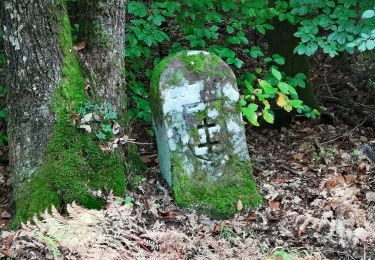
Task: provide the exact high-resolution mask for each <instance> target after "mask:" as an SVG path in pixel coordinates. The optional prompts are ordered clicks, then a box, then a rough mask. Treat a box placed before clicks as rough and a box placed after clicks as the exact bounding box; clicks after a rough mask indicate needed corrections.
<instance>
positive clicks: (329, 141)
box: [320, 116, 369, 145]
mask: <svg viewBox="0 0 375 260" xmlns="http://www.w3.org/2000/svg"><path fill="white" fill-rule="evenodd" d="M368 117H369V116H366V117H365V119H364V120H363V121H362V122H361V123H359V124H358V125H357V126H356V127H354V128H353V129H352V130H350V131H349V132H346V133H345V134H343V135H340V136H338V137H336V138H334V139H332V140H328V141H325V142H323V143H320V144H321V145H322V144H328V143H332V142H334V141H336V140H338V139H340V138H343V137H346V136H348V135H350V134H351V133H353V132H354V131H355V130H356V129H358V127H360V126H361V125H363V124H364V123H365V122H366V121H367V119H368Z"/></svg>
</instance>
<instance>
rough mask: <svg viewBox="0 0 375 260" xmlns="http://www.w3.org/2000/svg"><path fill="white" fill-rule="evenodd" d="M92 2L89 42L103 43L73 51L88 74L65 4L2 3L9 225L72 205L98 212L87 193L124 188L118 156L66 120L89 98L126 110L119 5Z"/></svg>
mask: <svg viewBox="0 0 375 260" xmlns="http://www.w3.org/2000/svg"><path fill="white" fill-rule="evenodd" d="M85 2H86V1H85ZM90 2H91V1H87V4H86V6H87V8H89V7H90V8H94V9H93V10H89V9H87V13H85V15H86V19H87V21H88V23H90V24H91V25H92V26H93V30H92V31H91V33H92V35H91V37H92V39H96V38H100V37H102V38H103V39H105V40H106V44H108V45H105V46H103V45H101V44H96V43H95V42H93V41H92V40H90V39H87V49H85V50H83V51H82V54H79V55H81V56H82V61H83V62H84V64H85V66H83V67H84V68H85V69H86V70H82V69H81V66H80V63H79V60H78V59H77V55H76V52H75V51H74V50H73V48H72V47H73V43H72V32H71V25H70V21H69V18H68V14H67V11H66V7H65V1H64V0H41V1H18V0H6V1H4V2H3V13H4V18H5V21H4V26H5V27H4V28H5V30H4V40H5V41H4V42H5V52H6V60H7V69H8V79H7V84H8V87H9V94H8V104H9V128H8V129H9V146H10V166H11V173H12V183H13V187H14V192H15V201H16V210H17V215H16V222H15V223H18V222H19V221H22V220H25V219H27V218H29V217H30V216H32V214H34V213H36V212H40V211H42V210H44V209H45V208H47V207H49V206H50V205H51V204H54V205H55V206H56V207H62V206H64V205H65V204H66V203H69V202H71V201H73V200H75V201H77V202H79V203H80V204H82V205H84V206H87V207H90V208H98V207H100V206H101V205H102V204H103V201H101V200H99V199H97V198H95V197H93V196H92V194H91V190H92V189H94V190H95V189H101V188H103V189H106V190H113V191H114V193H115V194H117V195H121V194H122V193H123V192H124V191H125V172H124V171H125V170H124V165H123V161H122V159H121V155H120V153H119V152H114V153H103V151H102V150H101V149H100V148H99V143H98V140H97V139H96V137H95V136H94V135H90V134H88V133H85V132H84V131H82V130H81V129H78V128H77V126H75V125H74V124H73V122H72V120H71V119H70V118H71V116H72V115H75V114H78V111H79V109H80V107H81V106H82V105H83V104H84V103H85V102H87V101H90V99H93V100H94V101H95V102H108V103H111V104H113V106H114V108H115V109H116V111H118V112H120V111H121V112H122V111H124V107H123V103H124V101H125V96H124V94H123V93H124V90H123V80H122V67H123V63H124V61H123V57H124V56H123V49H122V48H123V46H124V42H123V41H124V30H123V29H122V28H123V24H122V23H123V21H124V18H123V16H124V14H125V12H124V10H123V1H120V0H117V1H116V0H113V1H100V0H99V1H92V2H95V6H91V5H90V4H89V3H90ZM115 9H116V10H115ZM99 43H101V42H99ZM108 49H111V50H108ZM83 53H84V54H83ZM83 71H87V72H89V80H86V78H87V77H85V76H86V75H87V74H85V73H83ZM87 81H89V82H90V84H91V89H92V93H93V95H92V96H90V97H88V95H87V94H86V93H85V86H86V82H87Z"/></svg>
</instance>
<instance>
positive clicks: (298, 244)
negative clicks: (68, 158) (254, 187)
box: [0, 121, 375, 259]
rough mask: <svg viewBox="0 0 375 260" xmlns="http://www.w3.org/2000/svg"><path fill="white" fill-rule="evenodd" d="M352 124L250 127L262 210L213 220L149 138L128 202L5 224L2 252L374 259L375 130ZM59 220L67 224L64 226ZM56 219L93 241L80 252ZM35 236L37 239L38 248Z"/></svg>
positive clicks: (120, 256) (74, 256)
mask: <svg viewBox="0 0 375 260" xmlns="http://www.w3.org/2000/svg"><path fill="white" fill-rule="evenodd" d="M350 131H351V129H350V127H348V126H346V125H337V126H336V127H334V126H332V125H325V124H320V123H319V122H299V121H297V122H295V124H293V126H292V127H291V128H290V129H285V128H283V129H281V130H280V131H277V130H270V129H267V130H265V129H263V130H254V129H251V131H249V146H250V147H249V148H250V151H251V152H252V158H253V163H254V176H255V179H256V181H257V183H258V188H259V190H260V191H261V193H262V195H263V196H264V200H265V203H264V204H263V206H261V207H260V208H259V209H256V210H254V209H246V208H244V207H243V205H242V201H241V200H239V201H238V202H237V204H236V205H234V207H236V208H237V210H238V214H236V215H235V216H234V217H233V218H232V219H229V220H214V219H210V218H208V217H206V216H204V215H198V214H196V213H195V212H193V211H190V210H186V209H180V208H179V207H177V206H176V204H175V203H174V201H173V199H172V197H171V196H170V193H169V189H168V187H167V186H166V185H165V183H164V182H163V180H162V179H161V178H160V173H159V172H158V161H157V159H155V158H156V156H155V154H156V150H155V148H156V147H155V145H154V146H150V145H144V146H143V145H140V150H141V153H142V154H143V155H142V157H143V158H144V161H145V162H146V163H147V165H148V172H147V176H146V178H145V179H144V180H143V182H141V183H140V184H139V185H138V187H136V188H133V189H132V190H130V189H128V191H127V194H126V199H121V198H116V199H114V198H112V200H109V203H108V205H107V207H106V208H105V209H103V210H101V211H90V210H86V209H83V208H80V207H79V206H77V205H74V204H73V205H71V206H70V207H71V209H72V208H73V213H72V212H70V216H65V217H61V216H58V215H56V214H55V215H53V214H52V216H53V217H52V218H51V217H50V216H48V214H46V213H45V214H44V219H45V220H43V221H38V220H34V221H35V223H30V224H27V225H26V226H27V228H25V227H24V228H23V229H21V230H18V231H17V232H8V231H4V232H2V238H3V239H2V241H3V242H2V243H0V246H2V254H3V255H8V256H10V255H13V256H14V255H17V254H20V255H22V252H24V250H34V251H36V252H39V253H41V252H43V253H44V254H47V253H48V252H49V254H51V255H52V256H53V254H54V252H55V253H56V252H58V254H60V256H63V257H65V259H79V257H78V256H81V257H82V256H85V257H86V258H85V259H100V258H98V257H99V256H100V257H102V256H105V257H106V259H152V258H154V259H228V258H232V259H287V258H286V257H290V259H357V258H363V259H365V258H366V257H368V258H371V257H374V256H375V251H374V248H375V247H374V245H375V223H374V221H375V202H374V192H375V164H373V163H371V162H370V161H369V159H368V157H367V156H366V154H365V153H363V149H362V150H361V146H362V145H363V140H364V138H363V136H365V137H366V138H367V139H366V141H367V142H368V143H369V144H371V143H373V141H374V133H373V131H372V130H371V129H370V128H366V127H360V128H358V129H356V130H355V131H352V132H350ZM348 132H350V134H348V135H346V136H344V137H343V138H339V139H338V140H335V141H334V142H328V143H325V142H327V141H329V140H333V139H335V138H336V137H337V136H343V135H344V134H345V133H348ZM361 137H362V138H361ZM135 139H136V140H142V142H146V141H148V142H149V140H143V139H139V138H137V137H136V136H135ZM142 142H140V143H142ZM259 147H262V149H259ZM150 158H151V159H150ZM108 198H111V197H110V196H109V197H107V200H108ZM130 198H131V199H130ZM114 201H117V202H116V203H115V202H114ZM118 201H121V203H118ZM124 201H125V202H124ZM114 210H115V211H116V212H123V213H122V214H120V215H121V220H118V219H117V218H115V219H111V217H110V216H112V215H113V214H115V213H114ZM71 211H72V210H71ZM75 211H77V212H78V213H77V212H75ZM87 214H88V215H90V216H93V215H94V216H96V217H95V221H94V222H90V221H89V224H87V219H85V217H84V216H86V215H87ZM53 218H56V219H58V223H60V222H61V223H60V224H56V223H57V222H56V221H55V222H53V221H52V219H53ZM116 219H117V220H116ZM49 221H51V223H54V224H55V225H57V227H59V226H60V225H62V230H70V229H71V228H72V227H74V225H79V227H80V228H82V229H83V230H86V228H87V229H88V230H89V231H87V232H93V233H90V234H91V235H88V236H87V237H84V238H82V241H86V243H87V244H90V245H92V246H91V247H90V248H87V247H85V246H83V247H79V248H78V249H77V248H76V247H72V246H69V243H67V242H66V241H60V240H61V237H60V238H55V237H54V235H53V234H54V233H53V232H56V228H57V227H55V229H54V228H53V225H52V227H50V226H49ZM85 221H86V222H85ZM71 222H72V223H71ZM73 223H75V224H73ZM77 223H78V224H77ZM103 223H105V226H103V225H104V224H103ZM85 225H88V227H86V226H85ZM93 227H96V228H93ZM130 227H132V228H130ZM113 229H116V232H117V233H116V232H112V230H113ZM35 232H42V234H43V236H45V237H49V238H51V237H52V238H54V240H53V241H55V243H56V248H57V251H56V250H55V251H54V250H52V249H53V248H55V247H51V245H48V242H46V241H47V240H46V239H44V240H43V239H41V238H40V237H37V236H35V235H32V234H35ZM85 232H86V231H85ZM103 232H104V233H103ZM83 233H84V232H83ZM73 234H76V233H74V232H73ZM109 234H122V235H121V236H122V238H121V239H120V241H122V243H120V244H121V245H120V244H118V243H117V244H115V245H111V243H115V242H112V241H115V240H113V239H114V238H113V237H111V235H109ZM103 237H106V238H105V239H104V238H103ZM85 239H86V240H85ZM117 239H119V238H117ZM34 240H35V241H34ZM33 241H34V245H38V246H34V247H33V246H30V245H31V244H32V243H33ZM66 243H67V244H66ZM100 243H101V244H100ZM99 244H100V245H101V246H99ZM93 245H95V246H93ZM56 248H55V249H56ZM90 250H91V251H90ZM93 250H94V251H93ZM46 252H47V253H46ZM93 252H94V253H93ZM29 253H30V252H29ZM34 254H35V255H38V254H37V253H35V252H34ZM68 255H69V257H70V258H68V257H67V256H68ZM90 257H91V258H90ZM25 259H26V258H25ZM46 259H47V258H46ZM101 259H103V258H101Z"/></svg>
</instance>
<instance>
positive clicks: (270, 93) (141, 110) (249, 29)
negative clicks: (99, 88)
mask: <svg viewBox="0 0 375 260" xmlns="http://www.w3.org/2000/svg"><path fill="white" fill-rule="evenodd" d="M284 9H285V8H284ZM127 11H128V13H129V15H128V21H127V24H126V30H127V39H126V54H125V55H126V64H127V66H126V76H127V79H128V89H129V90H130V93H131V96H132V101H133V105H134V108H133V109H132V110H131V111H130V113H131V116H132V117H137V118H140V119H143V120H146V121H148V122H150V121H151V117H150V113H149V111H150V107H149V102H148V85H149V79H150V75H151V74H152V69H153V67H154V65H156V64H157V63H158V62H160V59H161V57H165V56H167V55H170V54H174V53H176V52H178V51H180V50H182V49H205V50H208V51H210V52H213V53H215V54H217V55H218V56H220V57H221V58H222V59H223V60H224V61H225V62H226V63H228V64H229V65H230V66H232V68H233V69H234V71H235V73H236V74H237V78H238V83H239V86H240V87H241V90H242V92H243V94H244V99H243V102H242V104H243V112H244V115H245V116H246V118H247V119H248V121H249V122H251V123H252V124H254V125H259V123H258V121H257V118H258V115H261V116H262V117H263V119H264V120H265V121H267V122H269V123H272V122H273V120H274V115H273V112H272V106H271V105H270V102H269V100H272V99H277V98H278V100H279V102H277V103H275V105H278V106H279V107H281V108H283V109H285V110H287V111H290V110H291V109H297V110H298V112H301V113H305V114H306V115H308V116H311V117H315V116H316V115H317V114H318V113H317V111H313V110H311V109H309V108H308V107H307V106H305V105H303V102H302V101H301V100H300V99H299V97H298V94H297V92H296V89H295V88H296V87H304V82H303V81H304V79H303V78H302V77H303V75H296V77H294V78H291V77H286V76H285V75H284V73H282V72H281V71H279V69H278V66H279V65H283V64H284V63H285V59H284V58H283V57H281V56H280V55H278V54H272V53H269V55H268V56H269V57H268V56H267V55H266V54H265V53H266V52H265V50H264V48H263V47H264V46H257V45H255V44H254V43H255V42H256V39H258V38H259V37H261V36H262V35H264V34H265V33H266V30H270V29H273V26H272V25H271V22H272V19H273V18H274V17H279V19H290V20H292V19H293V16H292V15H291V14H288V13H286V12H285V11H286V10H284V11H283V10H281V11H277V12H276V9H275V8H271V7H269V6H268V1H265V0H256V1H234V0H232V1H228V0H225V1H224V0H222V1H211V0H209V1H197V0H192V1H163V2H161V1H153V2H151V3H149V4H146V3H144V2H139V1H129V2H128V4H127ZM140 71H144V72H145V73H140ZM281 99H283V102H281Z"/></svg>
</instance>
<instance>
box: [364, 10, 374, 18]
mask: <svg viewBox="0 0 375 260" xmlns="http://www.w3.org/2000/svg"><path fill="white" fill-rule="evenodd" d="M374 16H375V10H366V11H364V12H363V14H362V18H364V19H370V18H372V17H374Z"/></svg>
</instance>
